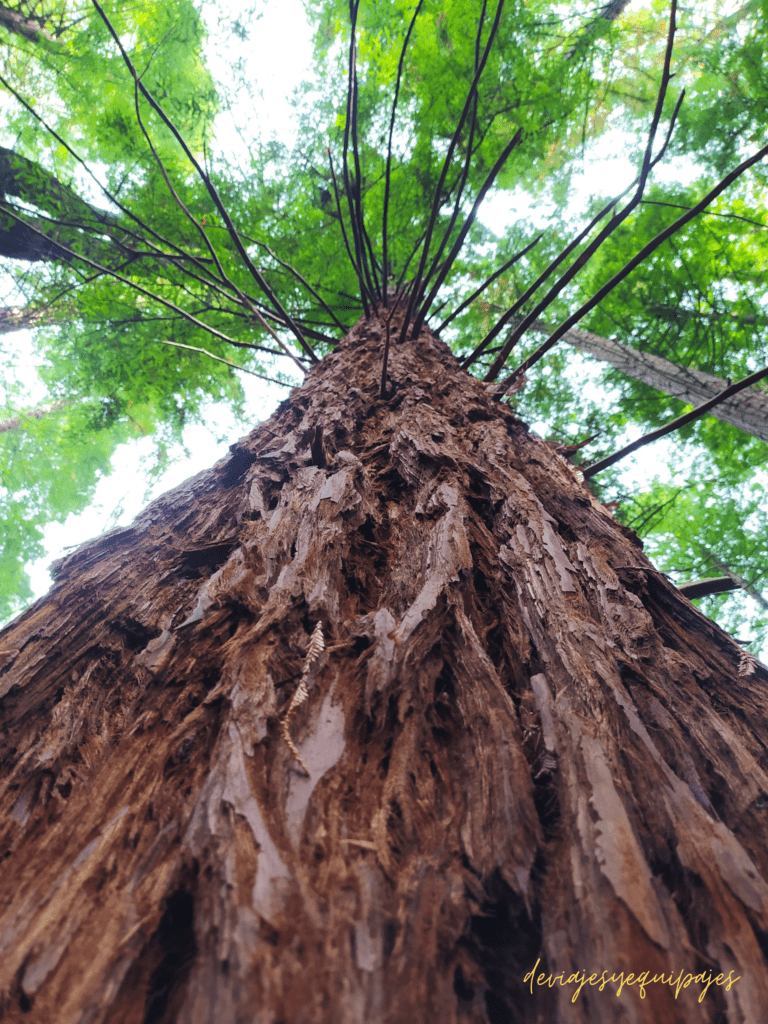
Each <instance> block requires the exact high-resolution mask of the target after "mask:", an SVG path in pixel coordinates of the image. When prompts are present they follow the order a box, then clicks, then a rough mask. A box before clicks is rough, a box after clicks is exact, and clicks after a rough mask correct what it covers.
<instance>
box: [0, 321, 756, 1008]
mask: <svg viewBox="0 0 768 1024" xmlns="http://www.w3.org/2000/svg"><path fill="white" fill-rule="evenodd" d="M384 333H385V331H384V325H383V323H382V322H381V321H379V320H378V319H377V318H376V317H373V318H372V319H371V320H369V321H363V322H361V323H360V324H358V325H357V326H356V327H355V328H354V329H353V330H352V331H351V332H350V334H349V335H348V336H347V337H346V338H345V339H344V340H343V341H342V342H341V344H340V345H339V346H338V348H337V349H336V351H335V352H334V353H333V354H332V355H330V356H329V357H327V358H326V359H325V360H324V361H323V362H322V363H320V364H319V365H318V366H317V367H315V368H313V370H312V371H311V373H310V374H309V376H308V378H307V380H306V382H305V383H304V385H303V386H302V387H301V388H299V389H297V390H295V391H294V392H293V393H292V395H291V397H290V398H289V399H288V401H286V402H284V403H283V404H282V406H281V407H280V408H279V410H278V411H277V412H276V413H275V415H274V416H273V417H272V418H271V419H270V420H268V421H267V422H265V423H263V424H261V425H260V426H259V427H258V428H257V429H256V430H254V432H253V433H252V434H251V435H250V436H249V437H247V438H246V439H244V440H243V441H242V442H240V443H238V444H236V445H233V447H232V452H231V455H230V456H229V457H228V458H226V459H224V460H223V461H222V462H220V463H218V464H217V465H216V466H214V467H213V469H211V470H208V471H204V472H201V473H200V474H199V475H198V476H196V477H194V478H193V479H191V480H189V481H188V482H186V483H185V484H183V485H181V486H180V487H178V488H176V489H175V490H173V491H171V492H169V493H168V494H167V495H165V496H164V497H162V498H160V499H158V500H157V501H155V502H154V503H153V504H152V505H150V506H149V507H148V508H147V509H146V511H145V512H144V513H142V515H141V516H140V517H139V518H138V519H137V520H136V522H135V523H134V525H132V526H131V527H128V528H125V529H119V530H115V531H113V532H112V533H110V534H107V535H105V536H104V537H102V538H101V539H99V540H96V541H94V542H92V543H90V544H87V545H85V546H84V547H82V548H80V549H79V550H78V551H76V552H74V553H72V554H71V555H69V556H68V557H67V558H65V559H63V560H62V561H61V562H59V563H58V565H57V567H56V581H55V584H54V586H53V589H52V591H51V593H50V594H49V595H48V596H47V597H45V598H43V599H42V600H41V601H39V602H38V603H37V604H36V605H34V606H33V607H32V608H31V609H29V610H28V611H27V612H26V613H25V614H24V615H23V616H22V617H21V618H20V619H18V620H17V622H15V623H14V624H12V625H11V626H9V627H8V628H7V629H6V630H5V631H4V632H3V633H2V634H0V700H1V702H2V719H1V721H2V744H3V749H2V760H1V762H0V763H1V764H2V776H1V778H0V786H1V789H0V792H2V800H1V801H0V807H1V808H2V814H3V818H2V830H1V831H2V836H3V843H4V859H3V861H2V863H3V871H2V874H0V907H2V910H1V911H0V953H1V955H0V992H2V997H1V998H2V1010H3V1020H4V1021H8V1022H16V1021H25V1022H28V1021H32V1020H34V1021H35V1022H37V1024H54V1022H55V1024H86V1022H88V1024H100V1022H104V1024H149V1022H165V1024H171V1022H173V1024H203V1022H206V1024H235V1022H246V1021H247V1022H254V1024H276V1022H279V1021H283V1022H286V1024H288V1022H290V1024H319V1022H334V1024H337V1022H339V1024H360V1022H361V1021H366V1022H370V1024H378V1022H381V1024H384V1022H387V1024H413V1022H421V1021H425V1022H435V1024H437V1022H440V1024H454V1022H455V1024H458V1022H472V1024H499V1022H507V1021H510V1022H540V1024H549V1022H554V1021H558V1022H567V1024H586V1022H595V1021H599V1022H601V1024H602V1022H609V1024H612V1022H616V1024H618V1022H622V1024H627V1022H635V1024H659V1022H663V1024H667V1022H670V1024H671V1022H676V1024H715V1022H718V1024H721V1022H726V1021H727V1022H728V1024H756V1022H758V1021H760V1020H764V1019H765V1013H766V1007H768V969H767V966H768V965H767V963H766V958H765V955H764V950H765V949H766V935H768V884H766V880H768V829H767V828H766V815H768V775H767V774H766V772H767V770H768V761H767V760H766V743H767V742H768V690H767V689H766V682H768V672H766V670H765V668H764V667H763V666H761V665H759V663H758V662H756V661H755V660H754V659H753V658H752V657H751V656H749V655H747V654H745V653H743V652H742V651H741V649H740V648H739V646H738V645H737V644H736V643H735V642H733V641H732V640H731V639H730V638H729V637H728V636H727V635H726V634H725V633H723V632H722V631H721V630H720V629H719V628H718V627H717V626H715V625H714V624H713V623H712V622H711V621H710V620H708V619H707V618H705V617H704V616H703V615H702V614H701V613H700V612H699V611H698V610H697V609H696V608H695V607H694V606H693V605H692V604H691V603H690V602H689V601H688V600H687V599H686V598H684V597H683V596H682V595H681V594H680V593H679V592H678V591H677V590H676V589H675V587H674V586H672V585H671V584H670V583H669V582H668V581H667V580H666V579H665V578H664V577H663V576H662V575H661V574H659V573H657V572H655V571H654V570H653V568H652V566H651V565H650V563H649V562H648V560H647V559H646V558H645V557H644V555H643V553H642V550H641V545H640V543H639V542H638V540H637V538H636V537H635V536H634V535H633V534H632V533H630V532H629V531H628V530H626V529H625V528H623V527H622V526H620V525H619V524H617V523H616V521H615V520H614V519H613V518H612V517H611V515H610V514H609V512H608V511H607V510H606V509H604V508H603V506H602V505H600V504H599V503H598V502H597V500H596V499H595V498H594V497H593V496H592V494H591V493H590V492H589V490H588V489H587V488H586V487H585V486H584V484H583V482H582V481H581V479H580V477H579V474H578V471H577V470H575V469H574V468H573V467H572V466H570V465H569V464H568V463H567V462H566V461H565V460H564V459H563V458H562V457H561V456H560V455H558V454H557V453H556V452H554V451H553V450H551V448H550V447H549V446H548V445H547V444H546V443H545V442H543V441H542V440H541V439H540V438H538V437H536V436H535V435H533V434H531V433H529V432H528V430H527V428H526V427H525V425H524V424H523V423H521V422H520V421H519V420H518V419H516V418H515V417H514V416H513V415H512V413H511V412H510V410H509V409H508V408H507V407H505V406H503V405H502V404H500V403H497V402H495V401H494V400H493V398H492V396H491V395H490V394H489V392H488V391H487V390H486V389H485V388H484V386H483V385H482V384H480V383H479V382H477V381H476V380H473V379H472V378H470V377H468V376H467V375H466V374H465V373H464V372H463V371H462V370H461V369H460V368H459V366H458V363H457V361H456V360H455V359H454V357H453V356H452V355H451V354H450V352H449V350H448V349H447V348H446V347H445V346H444V345H443V344H442V342H440V341H439V340H438V339H437V338H436V337H435V336H434V335H432V334H431V333H430V332H429V331H428V330H424V331H423V332H422V333H421V335H420V337H419V338H418V339H417V340H416V341H415V342H414V341H411V340H408V341H406V342H405V343H404V344H403V345H399V344H396V343H394V342H393V345H392V351H391V353H390V362H389V379H388V385H387V392H386V397H385V398H380V397H379V388H380V379H381V370H382V348H383V341H384ZM398 336H399V329H398V324H397V319H395V322H394V324H393V332H392V337H393V339H394V338H397V337H398ZM318 623H319V624H320V628H321V630H322V641H323V643H324V650H322V651H321V650H320V646H321V645H320V640H319V634H318V632H317V624H318ZM312 636H314V640H313V642H312V645H311V647H310V638H311V637H312ZM300 687H306V690H307V691H308V696H307V699H306V700H305V701H304V702H303V703H301V701H300V696H301V693H302V692H303V690H300V689H299V688H300ZM289 705H290V706H291V708H292V710H291V714H290V715H288V714H287V712H288V709H289ZM305 769H306V770H305ZM532 970H534V971H535V974H534V977H533V978H530V977H529V978H526V975H529V972H531V971H532ZM645 971H647V972H649V976H648V979H646V980H647V984H646V987H645V988H644V989H640V988H639V987H638V985H637V984H629V985H628V986H626V987H624V988H623V991H621V993H620V994H617V988H619V982H618V980H616V981H613V982H610V983H609V982H607V981H606V982H605V983H604V984H603V988H602V989H601V988H600V985H599V981H600V978H601V974H602V972H606V975H605V977H606V979H607V978H609V977H610V976H611V975H612V974H613V975H614V976H615V977H616V979H618V976H619V974H620V972H624V973H625V977H626V975H628V974H630V973H631V974H633V975H634V978H635V979H636V978H637V976H638V975H642V972H645ZM581 972H585V973H586V977H587V978H589V977H590V975H594V976H595V977H596V979H597V982H596V981H595V980H594V979H593V980H592V981H591V983H587V984H585V985H584V986H583V988H581V991H580V992H578V993H577V992H576V990H577V984H576V982H574V981H573V980H571V981H570V982H569V981H568V979H569V978H570V977H571V976H572V975H576V976H577V977H580V976H581ZM559 975H562V977H561V979H560V981H559V982H558V981H557V977H558V976H559ZM654 975H655V976H656V977H657V980H656V981H655V982H653V983H652V982H651V981H650V979H651V978H653V977H654ZM546 977H549V978H550V982H549V983H547V984H541V978H546ZM694 977H695V980H694ZM718 977H719V980H717V979H718ZM707 978H710V979H711V984H708V983H707V980H706V979H707ZM552 979H554V980H552ZM665 979H666V980H665ZM705 989H706V993H705V994H703V993H704V990H705ZM642 996H644V998H642ZM700 997H702V998H701V1001H699V998H700Z"/></svg>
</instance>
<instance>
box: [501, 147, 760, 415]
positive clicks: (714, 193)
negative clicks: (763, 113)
mask: <svg viewBox="0 0 768 1024" xmlns="http://www.w3.org/2000/svg"><path fill="white" fill-rule="evenodd" d="M766 156H768V145H766V146H763V148H762V149H759V150H758V151H757V153H754V154H753V155H752V156H750V157H748V158H747V159H746V160H742V162H741V163H740V164H739V165H738V167H734V169H733V170H732V171H731V172H730V173H729V174H727V175H726V176H725V177H724V178H723V179H722V180H721V181H720V182H718V184H717V185H715V187H714V188H713V189H711V190H710V191H709V192H707V194H706V195H705V196H704V198H703V199H702V200H700V202H698V203H697V204H696V205H695V206H693V207H691V209H690V210H688V212H687V213H684V214H683V215H682V217H678V219H677V220H676V221H675V222H674V223H672V224H670V225H669V227H667V228H665V229H664V230H663V231H660V232H659V234H658V235H656V237H655V238H653V239H651V241H650V242H648V244H647V245H645V246H643V248H642V249H641V250H640V252H639V253H637V255H636V256H634V257H633V258H632V259H631V260H630V261H629V262H628V263H626V264H625V265H624V266H623V267H622V268H621V270H620V271H618V273H616V274H614V275H613V277H612V278H611V279H610V281H608V282H607V283H606V284H604V285H603V287H602V288H600V289H599V291H597V292H596V293H595V295H594V296H593V297H592V298H591V299H590V300H589V301H588V302H585V303H584V305H583V306H580V307H579V308H578V309H577V310H576V312H575V313H573V314H572V315H571V316H569V317H568V319H567V320H566V321H565V322H564V323H562V324H561V325H560V326H559V327H558V329H557V330H556V331H555V333H554V334H553V335H552V336H551V337H550V338H548V339H547V341H545V342H544V344H543V345H541V346H540V347H539V348H538V349H536V351H535V352H534V353H532V354H531V355H530V356H529V357H528V358H527V359H525V360H524V361H523V362H522V363H521V364H520V366H518V368H517V369H516V370H515V371H514V372H513V373H512V374H511V375H510V376H509V377H508V378H507V380H506V381H504V383H503V388H504V389H506V388H507V387H509V386H510V384H511V383H512V382H513V380H514V378H515V377H516V376H519V375H520V374H521V373H525V371H526V370H527V369H528V368H529V367H530V366H533V364H534V363H536V362H538V360H539V359H541V357H542V356H544V355H545V354H546V353H547V352H548V351H549V350H550V349H551V348H552V347H553V346H554V345H556V344H557V342H558V341H559V340H560V339H561V338H562V337H563V335H564V334H566V333H567V332H568V331H569V330H570V329H571V328H572V327H575V326H576V324H577V323H578V322H579V320H581V319H582V317H584V316H586V315H587V313H589V312H590V311H591V310H592V309H594V308H595V306H596V305H597V304H598V303H599V302H601V301H602V300H603V299H604V298H605V296H606V295H608V294H609V292H611V291H613V289H614V288H615V287H616V286H617V285H618V284H621V282H622V281H623V280H624V278H625V277H628V276H629V274H631V273H632V271H633V270H635V269H636V268H637V267H638V266H639V265H640V264H641V263H642V262H643V260H644V259H646V258H647V257H648V256H650V254H651V253H652V252H654V251H655V250H656V249H658V247H659V246H660V245H661V244H662V243H663V242H666V240H667V239H668V238H670V237H671V236H672V235H674V234H675V232H676V231H679V230H680V228H682V227H684V226H685V225H686V224H687V223H688V221H691V220H693V218H694V217H697V216H698V215H699V214H700V213H701V212H702V211H703V210H705V209H706V208H707V207H708V206H709V204H710V203H711V202H713V201H714V200H715V199H717V197H718V196H719V195H720V194H721V193H722V192H724V191H725V190H726V189H727V188H729V187H730V186H731V185H732V184H733V182H734V181H736V179H737V178H739V177H740V176H741V175H742V174H743V173H744V172H745V171H747V170H749V168H750V167H752V166H753V165H754V164H756V163H759V162H760V161H761V160H763V159H764V158H765V157H766ZM501 394H503V390H502V391H500V395H501Z"/></svg>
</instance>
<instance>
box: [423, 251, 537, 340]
mask: <svg viewBox="0 0 768 1024" xmlns="http://www.w3.org/2000/svg"><path fill="white" fill-rule="evenodd" d="M543 237H544V234H543V233H542V234H540V235H539V236H538V238H534V240H533V241H532V242H529V243H528V245H526V247H525V248H524V249H521V250H520V252H516V253H515V255H514V256H513V257H512V258H511V259H509V260H507V262H506V263H503V264H502V265H501V266H500V267H499V269H498V270H495V271H494V272H493V273H492V274H491V276H490V277H489V278H487V279H486V280H485V281H483V283H482V284H481V285H480V287H479V288H476V289H475V291H473V292H472V294H471V295H470V296H469V298H468V299H465V300H464V302H462V304H461V305H460V306H459V307H458V309H455V310H454V311H453V313H451V315H450V316H449V317H447V318H446V319H445V320H443V322H442V323H441V324H440V326H439V327H438V328H437V330H436V331H435V333H436V334H439V333H440V332H441V331H442V330H444V328H446V327H447V326H448V324H449V323H450V322H451V320H455V319H456V317H457V316H458V315H459V314H460V313H463V312H464V310H465V309H466V308H467V306H471V305H472V303H473V302H474V301H475V299H476V298H477V297H478V296H479V295H481V294H482V293H483V292H484V291H485V289H486V288H488V286H489V285H492V284H493V282H494V281H495V280H496V279H497V278H499V277H501V275H502V274H503V273H504V272H505V271H507V270H509V269H510V267H513V266H514V265H515V263H517V261H518V260H520V259H522V258H523V256H526V255H527V254H528V253H529V252H530V251H531V249H533V247H534V246H535V245H538V244H539V242H540V241H541V240H542V238H543ZM446 301H447V300H446ZM443 305H445V303H443ZM439 308H440V307H438V309H436V310H435V313H437V312H438V310H439ZM499 347H501V346H499ZM485 351H486V354H488V353H489V352H491V351H495V350H492V349H486V350H485Z"/></svg>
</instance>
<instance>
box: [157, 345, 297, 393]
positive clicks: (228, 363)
mask: <svg viewBox="0 0 768 1024" xmlns="http://www.w3.org/2000/svg"><path fill="white" fill-rule="evenodd" d="M157 340H158V341H159V342H160V344H161V345H171V346H173V348H186V349H189V351H190V352H201V353H202V354H203V355H204V356H208V357H209V359H215V360H216V362H217V363H224V365H225V366H231V367H232V368H233V369H234V370H241V371H242V372H243V373H250V375H251V376H252V377H260V378H261V380H268V381H269V382H270V383H271V384H282V386H283V387H284V388H292V387H294V386H295V385H293V384H288V383H287V381H284V380H278V379H277V377H268V376H267V375H266V374H265V373H257V372H256V371H255V370H249V369H248V368H247V367H246V366H238V364H237V363H233V362H232V361H231V360H229V359H224V358H223V357H222V356H217V355H214V354H213V352H209V351H208V349H207V348H198V347H197V345H182V343H181V342H180V341H165V340H164V339H163V338H158V339H157Z"/></svg>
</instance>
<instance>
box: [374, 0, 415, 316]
mask: <svg viewBox="0 0 768 1024" xmlns="http://www.w3.org/2000/svg"><path fill="white" fill-rule="evenodd" d="M423 3H424V0H419V2H418V4H417V5H416V10H415V11H414V12H413V17H412V18H411V23H410V25H409V26H408V31H407V32H406V33H405V41H404V42H403V48H402V49H401V51H400V60H399V61H398V64H397V78H396V79H395V95H394V98H393V100H392V115H391V117H390V119H389V140H388V141H387V169H386V173H385V178H384V212H383V214H382V225H381V238H382V242H381V248H382V260H381V264H382V274H383V276H384V288H383V292H384V294H383V296H382V299H383V301H384V306H385V307H386V305H387V284H388V281H389V258H388V251H387V227H388V221H387V218H388V215H389V189H390V184H391V168H392V135H393V133H394V130H395V115H396V112H397V100H398V97H399V96H400V82H401V80H402V77H403V67H404V65H405V54H406V51H407V49H408V43H409V42H410V39H411V32H413V26H414V25H415V24H416V18H417V17H418V15H419V11H420V10H421V6H422V4H423Z"/></svg>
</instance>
